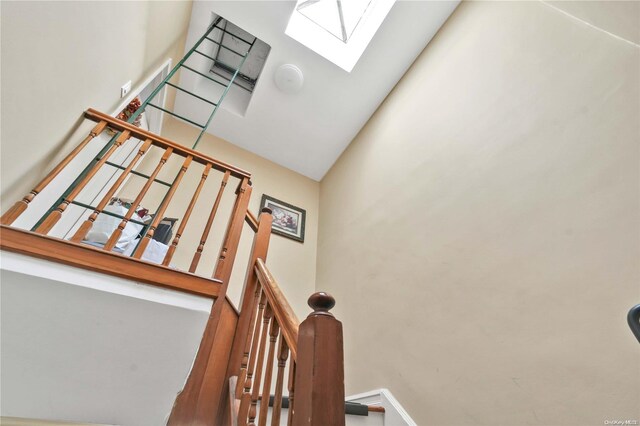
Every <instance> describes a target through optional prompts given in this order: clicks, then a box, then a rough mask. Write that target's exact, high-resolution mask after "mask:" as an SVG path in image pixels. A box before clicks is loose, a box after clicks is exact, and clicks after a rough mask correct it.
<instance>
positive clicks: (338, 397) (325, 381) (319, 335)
mask: <svg viewBox="0 0 640 426" xmlns="http://www.w3.org/2000/svg"><path fill="white" fill-rule="evenodd" d="M308 303H309V306H310V307H311V308H312V309H313V312H312V313H311V314H309V316H308V317H307V319H305V320H304V321H303V322H302V323H301V324H300V328H299V329H298V348H297V349H298V351H297V358H296V364H297V367H296V375H295V384H296V393H297V395H296V407H295V412H294V417H293V421H294V423H295V424H296V426H298V425H309V426H325V425H335V426H344V424H345V417H344V355H343V349H342V323H340V321H338V320H337V319H335V318H334V316H333V315H332V314H331V313H329V310H330V309H331V308H333V307H334V306H335V303H336V302H335V300H334V299H333V297H331V295H329V294H327V293H323V292H320V293H314V294H313V295H311V297H309V301H308Z"/></svg>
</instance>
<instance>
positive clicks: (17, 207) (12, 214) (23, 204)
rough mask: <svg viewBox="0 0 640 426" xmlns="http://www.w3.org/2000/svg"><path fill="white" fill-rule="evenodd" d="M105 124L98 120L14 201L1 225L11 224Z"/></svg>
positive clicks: (1, 220)
mask: <svg viewBox="0 0 640 426" xmlns="http://www.w3.org/2000/svg"><path fill="white" fill-rule="evenodd" d="M106 126H107V122H106V121H104V120H100V121H98V124H96V126H95V127H94V128H93V129H92V130H91V132H89V135H88V136H87V137H86V138H84V140H83V141H82V142H80V144H79V145H78V146H76V147H75V148H74V149H73V151H71V152H70V153H69V154H68V155H67V156H66V157H65V158H64V160H62V161H61V162H60V164H58V165H57V166H56V167H54V169H53V170H51V171H50V172H49V173H48V174H47V176H45V178H44V179H42V180H41V181H40V182H39V183H38V184H37V185H36V186H34V187H33V189H32V190H31V192H30V193H28V194H27V195H25V196H24V197H23V198H22V200H20V201H18V202H16V204H14V205H13V207H11V208H10V209H9V210H7V212H6V213H5V214H3V215H2V218H1V219H0V223H2V225H11V224H12V223H13V222H14V221H15V220H16V219H17V218H18V217H19V216H20V215H21V214H22V213H23V212H24V211H25V210H26V209H27V207H28V205H29V203H30V202H31V201H33V198H34V197H35V196H36V195H38V194H39V193H40V192H42V190H43V189H44V188H45V187H46V186H47V185H49V184H50V183H51V181H52V180H53V179H54V178H55V177H56V176H58V175H59V174H60V172H61V171H62V170H63V169H64V168H65V167H67V166H68V165H69V163H70V162H71V160H73V159H74V158H76V156H77V155H78V154H79V153H80V151H82V150H83V149H84V147H85V146H87V144H88V143H89V142H90V141H91V140H92V139H93V138H95V137H96V136H98V135H99V134H101V133H102V132H103V131H104V129H105V128H106Z"/></svg>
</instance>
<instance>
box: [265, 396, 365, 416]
mask: <svg viewBox="0 0 640 426" xmlns="http://www.w3.org/2000/svg"><path fill="white" fill-rule="evenodd" d="M274 399H275V397H274V395H271V396H270V397H269V407H273V400H274ZM282 408H289V397H288V396H283V397H282ZM344 413H345V414H350V415H352V416H368V415H369V407H368V406H367V405H365V404H360V403H359V402H350V401H346V402H345V403H344Z"/></svg>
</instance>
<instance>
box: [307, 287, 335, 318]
mask: <svg viewBox="0 0 640 426" xmlns="http://www.w3.org/2000/svg"><path fill="white" fill-rule="evenodd" d="M307 303H308V304H309V307H310V308H311V309H313V313H314V314H316V315H317V314H327V315H331V314H330V313H329V310H330V309H331V308H333V307H334V306H336V299H334V298H333V296H332V295H330V294H329V293H325V292H324V291H319V292H317V293H313V294H312V295H311V296H310V297H309V300H308V301H307ZM312 315H313V314H312Z"/></svg>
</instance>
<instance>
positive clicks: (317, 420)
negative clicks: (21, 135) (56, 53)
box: [0, 109, 344, 426]
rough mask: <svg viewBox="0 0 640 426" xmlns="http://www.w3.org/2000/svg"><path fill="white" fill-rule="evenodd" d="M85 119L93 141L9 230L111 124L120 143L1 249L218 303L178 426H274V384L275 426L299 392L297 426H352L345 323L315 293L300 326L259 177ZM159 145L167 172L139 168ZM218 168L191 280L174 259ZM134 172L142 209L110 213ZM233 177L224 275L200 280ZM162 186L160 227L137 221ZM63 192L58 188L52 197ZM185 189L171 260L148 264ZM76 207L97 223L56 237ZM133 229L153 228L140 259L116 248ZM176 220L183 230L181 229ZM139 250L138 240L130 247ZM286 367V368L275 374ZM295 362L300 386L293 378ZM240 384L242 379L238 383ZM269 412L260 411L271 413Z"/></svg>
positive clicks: (126, 127) (103, 117)
mask: <svg viewBox="0 0 640 426" xmlns="http://www.w3.org/2000/svg"><path fill="white" fill-rule="evenodd" d="M85 118H87V119H89V120H93V121H96V122H97V124H96V126H95V127H94V128H93V130H92V131H91V132H90V134H89V135H88V136H87V137H86V138H85V139H84V140H83V141H82V142H81V144H80V145H79V146H78V147H76V149H74V150H73V151H72V152H71V154H69V155H68V156H67V157H66V158H65V159H64V160H63V161H62V162H61V163H60V164H59V165H58V166H57V167H56V168H54V170H53V171H52V172H51V173H49V175H47V177H46V178H45V179H43V181H42V182H40V183H39V184H38V185H36V186H35V187H34V189H33V190H32V191H31V192H30V193H29V194H28V195H27V196H25V197H24V198H23V199H22V200H20V201H18V202H17V203H16V204H15V205H14V206H13V207H12V208H11V209H9V211H8V212H7V213H6V214H5V215H3V216H2V218H1V222H2V223H3V224H10V223H12V222H13V221H15V219H16V218H18V217H19V216H20V214H22V213H23V212H24V211H25V210H26V209H27V208H28V207H29V203H30V202H31V201H32V200H33V197H35V196H36V195H37V194H39V193H40V192H41V191H42V190H43V189H44V188H45V187H46V186H47V185H48V184H49V183H51V182H52V181H53V179H54V178H55V177H56V176H57V175H58V174H59V173H60V172H61V171H62V170H63V169H64V167H66V166H67V165H69V163H70V162H71V161H72V160H73V159H74V158H75V157H76V156H77V154H78V153H79V152H80V151H81V150H82V149H83V148H85V147H86V145H87V144H88V143H89V141H91V140H92V139H93V138H95V136H96V135H98V134H100V133H101V132H103V131H104V130H105V128H107V127H109V128H111V129H112V130H115V131H116V132H117V133H116V135H115V136H113V137H112V138H111V140H110V141H109V142H105V143H104V144H103V146H102V149H101V151H100V153H99V154H98V155H97V156H94V155H93V154H91V156H92V157H93V158H92V159H91V162H90V163H89V164H88V165H87V166H86V167H85V168H84V169H83V170H82V172H80V173H79V175H78V176H77V178H76V179H75V180H74V181H73V183H72V184H71V185H70V186H69V187H68V188H67V189H66V190H64V192H62V195H56V197H57V198H56V199H57V201H56V202H55V203H54V204H53V205H52V206H51V207H50V208H49V210H48V211H47V212H46V213H45V214H44V216H41V218H40V220H39V221H38V222H37V223H36V225H35V226H34V228H32V230H34V231H35V232H27V231H18V230H14V229H12V228H8V227H5V226H3V227H2V230H3V235H1V238H0V246H2V248H3V249H6V250H12V251H16V252H20V253H27V254H30V255H32V256H37V257H42V258H45V259H50V260H54V261H58V262H61V263H66V264H70V265H74V266H79V267H82V268H86V269H91V270H96V271H100V272H105V273H110V274H112V275H116V276H122V277H125V278H129V279H134V280H137V281H142V282H146V283H152V284H156V285H160V286H163V287H166V288H172V289H179V290H182V291H187V292H190V293H193V294H198V295H203V296H207V297H213V298H216V301H215V303H214V304H213V307H212V310H211V313H210V316H209V320H208V322H207V325H206V328H205V331H204V334H203V337H202V340H201V343H200V347H199V348H198V352H197V355H196V358H195V361H194V364H193V367H192V370H191V372H190V374H189V377H188V379H187V382H186V384H185V387H184V389H183V391H182V392H181V393H180V394H179V395H178V397H177V399H176V402H175V404H174V407H173V409H172V412H171V414H170V416H169V420H168V424H169V425H176V426H180V425H184V424H193V425H195V424H224V425H227V424H228V422H229V420H230V419H232V418H233V419H236V420H237V422H238V424H242V425H243V426H244V425H246V426H255V425H256V424H257V425H258V426H266V423H267V410H268V407H269V396H270V391H271V385H272V381H273V380H275V384H276V390H275V395H274V401H275V402H276V404H275V406H274V408H273V413H272V419H273V422H274V423H272V424H273V425H277V424H278V422H279V420H280V418H281V413H280V410H281V408H282V407H281V405H282V401H283V400H284V399H285V398H287V397H285V395H284V391H285V389H284V387H285V386H286V387H287V390H288V403H289V417H288V419H287V423H288V424H289V425H296V426H297V425H313V426H324V425H335V426H341V425H344V371H343V368H344V367H343V359H342V357H343V349H342V325H341V323H340V322H339V321H337V320H336V319H335V318H334V317H333V315H332V314H331V313H329V310H330V309H331V308H332V307H333V305H334V303H335V302H334V301H333V298H331V297H330V296H329V295H327V294H325V293H316V294H314V295H312V296H311V297H310V299H309V306H311V307H312V308H313V312H312V313H311V314H309V316H308V317H307V318H306V319H305V320H304V321H303V322H302V323H300V321H299V319H298V318H297V316H296V314H295V312H294V310H293V308H292V307H291V305H290V304H289V302H288V301H287V299H286V297H285V296H284V294H283V292H282V290H281V288H280V286H279V284H278V282H277V281H276V279H275V278H274V277H273V275H272V274H271V272H270V271H269V269H268V268H267V266H266V265H265V261H266V258H267V252H268V248H269V241H270V235H271V232H272V231H271V228H272V220H273V218H272V214H271V210H269V209H267V208H265V209H262V211H261V213H260V215H259V217H256V216H255V215H253V214H252V213H251V212H250V211H249V210H248V205H249V201H250V197H251V192H252V187H251V182H250V176H251V175H250V174H249V173H248V172H245V171H244V170H242V169H239V168H236V167H233V166H231V165H229V164H226V163H223V162H221V161H218V160H215V159H213V158H211V157H208V156H206V155H203V154H201V153H199V152H196V151H194V150H192V149H188V148H185V147H183V146H181V145H180V144H177V143H175V142H173V141H170V140H168V139H165V138H163V137H161V136H158V135H155V134H153V133H151V132H149V131H147V130H144V129H141V128H138V127H136V126H134V125H132V124H130V123H127V122H124V121H122V120H118V119H116V118H113V117H111V116H109V115H107V114H104V113H101V112H99V111H96V110H93V109H89V110H87V111H86V112H85ZM132 137H133V138H136V139H139V140H140V141H143V142H142V144H141V145H139V147H138V148H137V154H136V155H135V156H133V158H132V159H131V160H127V161H128V164H127V165H126V167H125V165H124V162H123V164H116V163H115V162H109V161H108V160H109V158H116V157H117V156H116V153H118V154H121V153H123V154H125V155H124V156H123V158H130V153H129V151H130V150H128V149H127V148H125V146H127V145H125V142H126V141H127V140H128V139H129V138H132ZM152 147H157V148H159V149H161V150H162V151H163V155H162V157H161V158H160V159H159V161H158V160H153V162H154V163H155V161H158V162H157V163H156V164H155V165H153V164H150V166H151V167H155V168H154V169H153V171H152V172H151V173H150V175H147V174H143V173H141V172H140V171H139V170H135V168H136V167H137V166H138V165H139V164H140V163H142V162H143V161H142V160H143V158H144V157H145V155H146V154H147V153H148V152H149V151H150V150H151V149H154V150H155V148H152ZM132 148H134V147H132ZM119 150H120V151H119ZM123 151H124V152H123ZM174 156H178V157H181V159H180V161H182V167H181V168H180V169H179V170H178V171H177V174H176V175H175V178H174V180H173V182H172V183H167V182H164V181H160V180H158V179H157V178H158V176H159V174H160V172H161V171H163V170H164V169H165V168H168V167H169V166H167V164H173V163H172V162H170V161H169V160H170V159H171V160H173V158H174ZM113 161H115V160H113ZM193 163H198V164H199V165H201V166H199V165H195V164H193ZM74 164H75V163H74ZM178 164H179V163H178ZM103 166H104V167H107V166H110V167H115V168H116V169H119V170H121V171H122V172H121V173H120V175H118V176H117V177H116V175H115V174H113V175H112V176H111V177H110V178H109V180H108V182H107V183H108V185H109V186H106V185H105V183H104V182H102V181H100V179H101V176H102V173H101V174H98V173H99V172H100V169H101V167H103ZM74 167H75V166H74ZM190 167H202V169H203V171H202V174H201V177H200V180H199V181H198V182H197V185H194V186H195V189H194V188H189V189H183V188H184V187H185V186H188V185H189V182H188V179H184V181H185V182H183V178H184V177H185V175H186V174H187V171H188V170H189V168H190ZM211 169H214V170H217V171H220V172H222V173H223V177H222V180H221V182H220V188H219V189H218V192H217V195H216V197H215V200H212V201H213V205H211V204H209V205H207V206H205V209H203V210H204V214H208V217H207V221H206V224H205V225H204V229H203V230H201V231H200V230H198V234H195V235H201V237H200V240H199V245H198V246H197V248H196V249H195V253H193V252H192V253H193V254H192V257H191V256H189V257H191V263H190V267H189V272H182V271H178V270H175V269H173V268H171V267H169V265H170V262H171V259H172V258H173V257H174V253H175V252H176V250H177V249H178V244H179V242H180V238H181V236H182V234H183V232H185V230H186V226H187V223H188V221H189V218H190V217H191V216H192V214H193V213H194V212H195V211H198V213H200V207H199V206H196V203H197V202H198V199H199V197H200V195H201V193H205V186H206V185H205V181H207V177H208V176H209V175H210V172H211ZM198 170H200V169H198ZM116 173H117V171H116ZM131 175H137V176H140V177H143V178H145V179H146V182H145V183H144V185H143V186H142V189H140V190H139V192H138V193H137V195H136V196H135V199H134V200H133V201H132V202H131V203H130V205H129V204H126V203H128V201H127V202H126V203H124V204H125V205H126V206H127V209H126V213H125V210H124V209H122V211H121V212H119V213H118V214H116V213H114V212H112V211H109V210H108V209H106V206H107V205H108V204H109V202H110V201H111V200H112V199H113V197H114V196H118V194H117V193H118V191H119V190H120V189H121V187H122V186H124V184H125V182H126V181H127V178H128V177H130V176H131ZM231 178H233V179H234V180H233V181H232V182H233V183H234V185H235V183H236V179H237V181H239V182H237V183H238V186H237V190H236V193H235V194H236V197H235V203H234V205H233V208H232V211H231V215H230V217H229V221H228V225H227V228H226V231H225V234H224V237H223V239H222V246H221V248H220V251H219V254H218V256H217V258H216V259H210V260H212V261H213V262H210V263H209V264H208V265H207V266H211V263H214V265H213V266H214V268H213V271H214V272H213V276H212V278H203V277H198V276H197V275H195V274H193V272H195V271H196V269H203V268H201V267H200V268H199V265H200V263H201V262H204V259H203V256H204V255H203V253H204V248H205V244H206V243H207V240H210V239H212V238H211V235H210V234H211V233H212V230H213V229H215V228H214V227H213V222H214V219H215V218H216V214H217V213H218V210H219V207H220V205H221V202H222V198H223V194H224V192H225V188H226V186H227V185H228V182H229V180H230V179H231ZM97 181H100V182H97ZM154 182H158V183H160V184H162V185H164V186H167V187H168V190H167V192H166V193H165V194H164V195H163V198H161V199H160V200H161V201H160V202H159V203H158V204H154V205H157V206H158V207H157V210H156V211H155V212H154V213H153V219H152V220H151V221H150V222H142V221H140V220H137V219H138V218H137V216H136V217H135V219H134V214H135V212H136V211H137V210H139V207H138V206H139V205H140V203H142V202H143V201H144V200H146V198H145V197H146V196H147V194H149V196H151V195H153V194H154V191H150V188H151V186H152V184H153V183H154ZM181 183H182V186H181ZM91 184H93V185H94V187H91V188H92V189H97V190H99V192H98V197H99V200H100V201H99V202H98V204H97V205H95V206H92V205H89V204H85V203H84V202H81V196H82V195H83V194H84V193H83V192H82V191H83V189H84V188H85V187H89V185H91ZM107 188H108V189H107ZM55 189H56V188H53V186H52V190H55ZM178 190H180V191H189V194H193V195H192V196H191V199H190V201H189V204H188V206H187V208H186V210H185V212H184V214H183V215H182V219H181V220H180V222H179V225H178V227H177V231H176V234H175V237H174V238H173V240H172V241H171V244H170V246H169V247H167V252H166V254H165V255H164V258H163V259H162V260H161V262H162V265H158V264H152V263H150V262H146V261H143V260H140V259H143V258H145V257H144V254H145V250H146V249H147V247H148V246H149V245H150V244H151V240H152V239H153V238H154V237H155V234H156V229H157V228H158V227H159V226H160V224H161V221H162V220H163V219H164V214H165V213H167V212H170V211H171V210H172V205H171V207H170V204H171V203H172V200H174V199H177V198H179V197H178V196H177V191H178ZM183 195H184V194H183ZM76 197H78V200H76ZM200 198H201V197H200ZM174 202H175V201H174ZM70 204H73V205H76V206H80V207H82V208H84V209H88V210H89V212H91V214H88V213H89V212H85V213H84V214H86V216H85V219H84V220H83V221H82V223H80V226H79V227H78V228H77V230H75V231H74V229H75V226H76V225H75V224H74V225H71V226H72V227H71V229H68V230H67V232H68V234H67V235H69V233H72V236H71V241H67V240H63V239H58V238H52V237H49V236H47V234H48V233H49V231H51V230H52V229H53V227H54V226H56V224H57V226H56V230H55V232H57V231H58V229H57V228H60V227H62V224H66V222H67V221H60V223H58V222H59V220H60V218H61V217H62V214H63V213H64V211H65V209H67V207H68V206H69V205H70ZM198 205H199V203H198ZM32 208H34V207H32ZM100 215H108V216H112V217H116V218H119V219H120V222H119V224H118V226H117V228H115V230H113V232H111V234H110V235H108V238H105V239H106V242H105V243H104V244H103V245H102V249H100V248H97V247H90V246H88V245H86V244H83V242H86V241H84V240H85V238H86V237H87V236H88V235H90V231H91V230H92V228H93V226H94V222H96V219H97V218H98V217H99V216H100ZM176 220H178V219H176ZM69 222H70V221H69ZM130 222H131V223H136V224H138V225H142V226H144V228H143V229H145V231H144V232H143V234H142V235H141V236H139V238H140V239H139V242H138V243H137V246H136V248H135V249H134V250H133V253H132V256H131V257H129V258H127V257H125V256H123V255H121V254H117V253H114V252H113V251H112V250H113V249H114V247H116V245H117V244H118V242H119V241H120V238H121V236H122V234H123V231H125V229H126V228H127V226H128V224H129V223H130ZM172 222H175V221H173V220H172ZM245 222H246V223H247V224H248V225H249V227H250V228H251V229H252V230H253V231H254V232H255V237H254V242H253V247H252V250H251V252H250V255H249V262H248V265H247V273H246V278H245V287H244V290H243V293H242V300H241V303H240V310H239V311H238V310H236V309H235V308H234V307H233V305H232V304H231V303H230V302H229V301H228V300H227V298H226V294H227V289H228V286H229V282H230V279H231V274H232V270H233V267H234V263H235V258H236V254H237V252H238V246H239V243H240V237H241V233H242V231H243V229H244V223H245ZM116 223H118V222H116ZM96 228H97V225H96ZM111 229H113V228H111ZM6 230H9V231H8V232H7V231H6ZM109 232H110V231H109ZM91 243H95V244H96V245H98V247H99V244H100V243H99V242H97V241H92V242H91ZM128 243H129V244H132V243H134V242H132V241H128ZM176 257H178V258H180V259H184V258H185V257H183V256H176ZM274 364H276V365H277V368H276V369H275V371H274ZM287 365H288V370H289V377H288V380H286V378H285V369H286V367H287ZM232 376H236V377H237V378H236V379H234V380H231V378H232ZM285 380H286V382H287V383H285ZM227 383H233V384H234V385H233V386H232V388H231V389H229V390H226V389H224V388H225V386H226V384H227ZM223 389H224V390H223ZM227 398H232V399H233V401H227ZM228 402H232V403H231V404H229V403H228ZM258 403H259V404H260V410H259V412H258ZM225 407H233V410H234V413H233V416H232V415H231V414H230V413H229V412H228V411H225V410H224V408H225Z"/></svg>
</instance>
